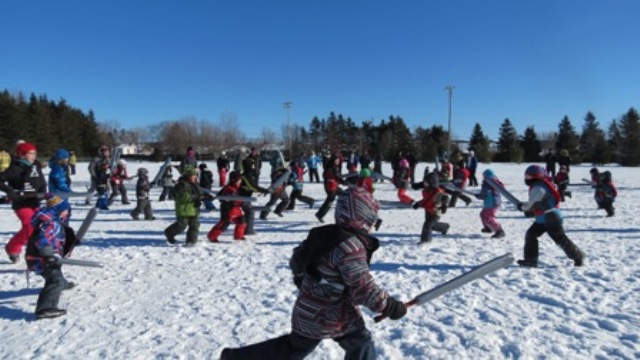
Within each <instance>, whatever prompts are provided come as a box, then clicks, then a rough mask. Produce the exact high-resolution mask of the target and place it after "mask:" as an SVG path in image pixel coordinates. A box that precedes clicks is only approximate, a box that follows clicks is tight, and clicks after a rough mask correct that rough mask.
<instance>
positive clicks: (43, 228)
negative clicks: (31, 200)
mask: <svg viewBox="0 0 640 360" xmlns="http://www.w3.org/2000/svg"><path fill="white" fill-rule="evenodd" d="M70 209H71V208H70V206H69V202H68V201H67V200H65V199H62V198H60V197H59V196H55V197H53V198H51V199H49V200H47V206H46V207H45V208H44V209H41V210H40V211H38V212H37V213H36V214H35V215H34V217H33V219H32V225H33V229H34V231H33V234H32V235H31V237H30V238H29V243H28V245H27V255H26V260H27V266H28V267H29V269H30V270H33V271H34V272H35V273H36V274H38V275H40V276H42V277H43V278H44V280H45V284H44V288H43V289H42V291H41V292H40V295H38V302H37V305H36V312H35V313H36V319H45V318H55V317H58V316H62V315H65V314H66V313H67V311H66V310H64V309H60V308H58V303H59V301H60V295H61V294H62V291H64V290H67V289H71V288H72V287H73V286H74V285H75V284H73V283H72V282H68V281H67V280H66V279H65V278H64V275H63V274H62V258H63V257H64V256H65V255H67V254H66V253H65V251H64V249H65V239H66V231H65V226H64V225H63V224H64V223H65V222H66V217H67V216H68V215H69V210H70Z"/></svg>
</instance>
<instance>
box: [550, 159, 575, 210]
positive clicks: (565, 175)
mask: <svg viewBox="0 0 640 360" xmlns="http://www.w3.org/2000/svg"><path fill="white" fill-rule="evenodd" d="M553 182H554V183H555V184H556V185H557V186H558V193H560V201H562V202H564V201H565V196H566V197H571V191H568V190H567V187H568V186H569V172H568V171H567V167H566V166H565V165H560V170H559V171H558V173H557V174H556V176H555V178H553Z"/></svg>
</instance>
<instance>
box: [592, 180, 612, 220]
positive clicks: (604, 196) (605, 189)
mask: <svg viewBox="0 0 640 360" xmlns="http://www.w3.org/2000/svg"><path fill="white" fill-rule="evenodd" d="M595 189H596V191H595V195H594V196H595V199H596V203H597V204H598V209H604V210H605V211H606V212H607V217H611V216H613V215H615V208H614V207H613V202H614V201H615V200H616V197H617V196H618V190H617V189H616V185H615V184H614V183H613V180H612V179H611V172H609V171H605V172H603V173H602V174H600V181H599V183H598V185H597V186H596V188H595Z"/></svg>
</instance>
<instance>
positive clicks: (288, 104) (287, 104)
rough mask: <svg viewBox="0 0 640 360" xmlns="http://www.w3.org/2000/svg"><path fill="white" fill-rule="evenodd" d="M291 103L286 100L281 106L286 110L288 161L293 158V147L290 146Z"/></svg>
mask: <svg viewBox="0 0 640 360" xmlns="http://www.w3.org/2000/svg"><path fill="white" fill-rule="evenodd" d="M292 104H293V102H291V101H287V102H285V103H283V104H282V107H284V108H285V109H286V110H287V122H288V124H289V125H288V131H289V161H291V160H293V149H292V148H291V105H292Z"/></svg>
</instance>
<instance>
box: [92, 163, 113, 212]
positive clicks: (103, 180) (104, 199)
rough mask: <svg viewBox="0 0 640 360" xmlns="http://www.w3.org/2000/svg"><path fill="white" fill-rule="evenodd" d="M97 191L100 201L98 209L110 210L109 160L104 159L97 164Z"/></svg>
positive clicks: (98, 201) (97, 202)
mask: <svg viewBox="0 0 640 360" xmlns="http://www.w3.org/2000/svg"><path fill="white" fill-rule="evenodd" d="M94 166H95V170H94V173H95V177H96V191H97V193H98V200H97V201H96V207H97V208H98V209H100V210H109V200H108V196H109V178H110V177H111V169H110V167H109V158H102V159H100V160H99V161H97V162H96V163H95V165H94Z"/></svg>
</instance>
